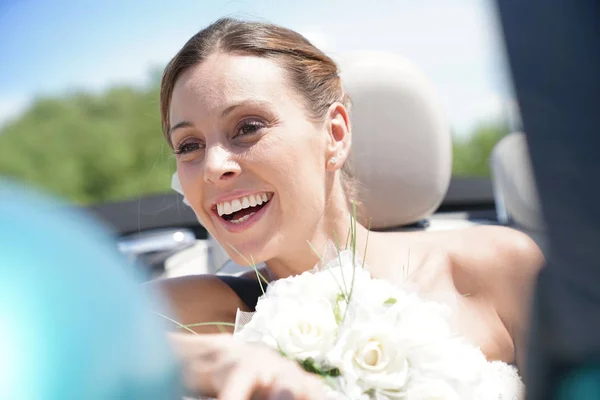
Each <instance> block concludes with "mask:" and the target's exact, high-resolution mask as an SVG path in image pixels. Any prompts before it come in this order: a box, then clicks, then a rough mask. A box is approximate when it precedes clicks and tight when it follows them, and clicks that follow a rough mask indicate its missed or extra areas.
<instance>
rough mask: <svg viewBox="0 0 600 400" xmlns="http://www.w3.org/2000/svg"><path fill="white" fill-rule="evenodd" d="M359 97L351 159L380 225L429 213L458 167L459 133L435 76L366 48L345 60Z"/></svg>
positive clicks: (344, 70) (352, 91) (348, 83)
mask: <svg viewBox="0 0 600 400" xmlns="http://www.w3.org/2000/svg"><path fill="white" fill-rule="evenodd" d="M338 61H339V65H340V69H341V75H342V79H343V82H344V86H345V88H346V90H347V92H348V94H349V95H350V98H351V99H352V104H353V106H352V109H351V110H352V111H351V121H352V132H353V144H352V155H351V159H352V162H353V165H354V172H355V174H356V177H357V178H358V180H359V181H360V183H361V188H362V190H361V196H360V199H361V201H362V202H363V204H364V210H365V214H366V216H367V217H368V218H371V226H372V227H373V228H374V229H383V228H392V227H398V226H402V225H407V224H411V223H414V222H417V221H419V220H421V219H423V218H426V217H428V216H430V215H431V214H432V213H433V212H434V211H435V210H436V209H437V207H438V206H439V205H440V203H441V202H442V200H443V199H444V196H445V194H446V191H447V189H448V185H449V183H450V178H451V173H452V138H451V134H450V127H449V124H448V122H447V120H446V118H445V113H444V111H443V107H442V106H441V103H440V101H439V100H438V96H437V94H436V92H435V90H434V88H433V85H432V84H431V83H430V81H429V80H428V79H427V78H426V77H425V76H424V75H423V74H422V73H421V72H420V71H419V70H418V69H417V68H416V67H415V66H413V65H411V64H410V63H409V62H408V61H406V60H405V59H403V58H401V57H399V56H396V55H393V54H388V53H379V52H362V53H355V54H352V55H348V56H345V57H343V58H341V59H339V60H338Z"/></svg>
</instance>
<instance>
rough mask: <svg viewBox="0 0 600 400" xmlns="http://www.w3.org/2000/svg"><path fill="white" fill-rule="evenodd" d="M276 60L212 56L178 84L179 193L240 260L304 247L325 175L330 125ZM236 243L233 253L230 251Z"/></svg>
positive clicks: (321, 206)
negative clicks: (311, 110) (311, 114)
mask: <svg viewBox="0 0 600 400" xmlns="http://www.w3.org/2000/svg"><path fill="white" fill-rule="evenodd" d="M304 104H305V103H304V101H303V99H302V98H301V97H300V95H299V93H297V92H296V90H295V89H294V88H293V87H292V86H291V85H290V82H289V81H288V79H287V77H286V76H285V73H284V71H283V70H282V69H281V67H279V65H278V64H276V63H275V62H273V61H270V60H267V59H264V58H258V57H251V56H238V55H227V54H215V55H212V56H211V57H209V58H208V59H207V60H206V61H204V62H203V63H201V64H199V65H197V66H195V67H193V68H191V69H189V70H187V71H186V72H185V73H183V74H182V75H181V76H180V77H179V79H178V80H177V82H176V85H175V88H174V91H173V95H172V100H171V108H170V122H171V127H170V128H171V129H170V135H171V141H172V143H173V147H174V149H175V152H176V154H177V155H176V157H177V172H178V175H179V179H180V181H181V186H182V189H183V192H184V194H185V197H186V198H187V200H188V201H189V203H190V205H191V207H192V208H193V209H194V211H195V213H196V215H197V217H198V218H199V220H200V221H201V222H202V224H203V225H204V226H205V227H206V229H207V230H208V231H209V232H210V234H211V235H213V236H214V237H215V238H216V239H217V240H218V241H219V242H220V243H221V245H222V246H223V247H224V248H225V250H226V251H227V252H228V253H229V255H230V257H232V258H233V259H234V260H235V261H236V262H238V263H240V264H245V262H244V260H243V258H242V257H241V256H239V255H238V254H237V252H240V253H241V254H243V255H244V256H245V257H247V258H248V259H250V256H252V257H253V259H254V260H255V261H256V262H257V263H258V262H262V261H267V260H270V259H276V258H278V257H283V256H284V255H289V256H291V255H292V254H294V253H296V252H299V251H303V252H306V251H309V248H308V246H307V243H306V241H307V240H311V239H313V236H314V234H315V233H314V232H315V231H316V230H318V229H319V227H320V226H321V227H322V226H323V225H324V222H323V215H324V213H325V205H326V200H327V198H328V194H327V191H328V190H329V189H328V187H329V186H330V185H329V184H328V182H330V180H331V177H330V174H329V173H328V172H327V161H328V158H329V157H330V156H331V148H332V146H331V135H330V134H329V133H328V132H329V128H328V127H329V126H330V124H328V123H327V122H324V123H315V122H314V121H312V120H310V119H309V118H308V114H307V111H306V109H305V107H304ZM233 248H235V250H233Z"/></svg>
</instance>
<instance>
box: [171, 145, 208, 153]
mask: <svg viewBox="0 0 600 400" xmlns="http://www.w3.org/2000/svg"><path fill="white" fill-rule="evenodd" d="M201 148H202V144H201V143H198V142H183V143H182V144H180V145H179V146H178V147H177V149H175V154H177V155H183V154H189V153H191V152H193V151H197V150H200V149H201Z"/></svg>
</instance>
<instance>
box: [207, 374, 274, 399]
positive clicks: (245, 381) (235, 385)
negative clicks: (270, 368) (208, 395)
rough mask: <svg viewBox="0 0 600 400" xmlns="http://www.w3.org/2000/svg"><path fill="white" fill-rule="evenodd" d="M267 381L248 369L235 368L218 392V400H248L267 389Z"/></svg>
mask: <svg viewBox="0 0 600 400" xmlns="http://www.w3.org/2000/svg"><path fill="white" fill-rule="evenodd" d="M267 383H268V382H267V380H266V379H265V378H264V377H263V376H262V375H260V372H258V373H255V372H254V371H253V370H252V369H250V368H240V367H236V368H235V369H234V370H233V371H231V373H230V374H229V376H228V379H227V381H226V382H225V384H224V385H223V387H222V388H221V390H220V393H219V397H218V400H250V399H252V398H253V395H254V394H256V393H257V392H259V391H260V390H262V389H263V388H265V387H267V386H268V385H267Z"/></svg>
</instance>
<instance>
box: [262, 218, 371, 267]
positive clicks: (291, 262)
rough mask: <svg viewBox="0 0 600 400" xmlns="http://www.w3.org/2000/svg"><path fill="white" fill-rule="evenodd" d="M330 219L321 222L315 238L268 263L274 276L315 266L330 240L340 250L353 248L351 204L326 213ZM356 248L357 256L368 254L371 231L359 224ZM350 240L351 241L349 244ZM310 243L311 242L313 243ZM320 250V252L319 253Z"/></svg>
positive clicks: (313, 236) (292, 247)
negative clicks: (348, 206)
mask: <svg viewBox="0 0 600 400" xmlns="http://www.w3.org/2000/svg"><path fill="white" fill-rule="evenodd" d="M325 215H328V216H329V217H328V218H326V219H325V218H324V219H323V220H321V221H320V223H319V224H318V226H317V227H316V229H315V232H314V234H313V235H312V238H310V239H307V241H305V242H304V243H303V244H300V245H295V246H290V251H289V252H287V253H286V254H285V255H282V256H281V257H277V258H274V259H271V260H269V261H267V262H266V265H267V267H268V270H269V273H270V274H271V276H272V278H273V279H278V278H286V277H288V276H292V275H297V274H301V273H302V272H305V271H309V270H311V269H312V268H314V267H315V265H316V264H317V263H318V262H319V261H320V257H321V256H322V255H323V252H324V250H325V248H326V245H327V244H328V243H329V242H332V243H333V244H334V245H336V247H339V248H340V249H344V248H351V244H352V243H351V242H350V241H351V236H349V232H351V215H352V214H351V213H350V210H349V209H348V208H347V207H341V208H338V209H337V211H335V210H330V211H328V212H326V213H325ZM355 234H356V236H355V248H356V252H357V255H359V256H360V257H361V258H363V256H365V249H366V245H367V238H368V230H367V229H366V228H365V227H364V226H362V225H361V224H359V223H358V222H357V223H356V229H355ZM347 241H348V243H346V242H347ZM309 242H310V244H309ZM315 252H317V253H318V254H319V255H317V254H315Z"/></svg>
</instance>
